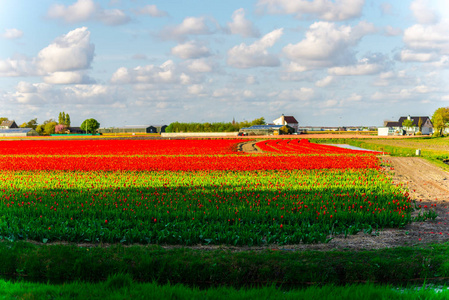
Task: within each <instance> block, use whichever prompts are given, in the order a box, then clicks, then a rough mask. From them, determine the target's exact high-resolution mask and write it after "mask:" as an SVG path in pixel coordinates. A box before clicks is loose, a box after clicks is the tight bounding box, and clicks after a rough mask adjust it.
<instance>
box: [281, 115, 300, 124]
mask: <svg viewBox="0 0 449 300" xmlns="http://www.w3.org/2000/svg"><path fill="white" fill-rule="evenodd" d="M284 120H285V122H287V124H298V121H296V119H295V117H293V116H284Z"/></svg>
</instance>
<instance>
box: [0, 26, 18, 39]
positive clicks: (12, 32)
mask: <svg viewBox="0 0 449 300" xmlns="http://www.w3.org/2000/svg"><path fill="white" fill-rule="evenodd" d="M22 36H23V31H22V30H19V29H16V28H9V29H5V32H4V33H3V34H2V35H1V37H3V38H4V39H7V40H15V39H19V38H21V37H22Z"/></svg>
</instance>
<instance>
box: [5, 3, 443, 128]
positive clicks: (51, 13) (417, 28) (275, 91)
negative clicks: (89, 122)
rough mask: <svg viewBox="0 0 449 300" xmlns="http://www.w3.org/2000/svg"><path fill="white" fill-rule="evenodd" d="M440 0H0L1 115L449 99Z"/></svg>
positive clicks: (144, 113)
mask: <svg viewBox="0 0 449 300" xmlns="http://www.w3.org/2000/svg"><path fill="white" fill-rule="evenodd" d="M448 70H449V1H447V0H401V1H399V0H253V1H235V0H228V1H210V0H208V1H206V0H190V1H175V0H165V1H148V0H129V1H125V0H64V1H63V0H60V1H53V0H39V1H29V0H0V117H8V118H9V119H14V120H16V122H17V123H19V124H21V123H23V122H25V121H29V120H30V119H32V118H38V122H39V123H41V122H43V121H44V120H47V119H49V118H55V119H57V117H58V114H59V112H60V111H64V112H66V113H69V114H70V117H71V120H72V125H73V126H76V125H79V124H80V123H81V122H82V121H83V120H84V119H86V118H88V117H89V118H90V117H93V118H95V119H97V120H98V121H99V122H100V123H101V126H102V127H103V126H106V127H109V126H123V125H142V124H161V123H163V124H169V123H170V122H173V121H181V122H220V121H225V122H230V121H232V119H233V118H235V120H236V121H242V120H252V119H255V118H259V117H265V119H266V120H267V121H272V120H274V119H276V118H278V117H279V116H280V115H281V114H282V113H283V114H285V115H293V116H295V117H296V119H297V120H298V121H299V123H300V125H303V126H306V125H313V126H319V125H323V126H339V125H376V126H381V125H382V124H383V121H384V120H397V119H398V118H399V117H400V116H405V115H409V114H410V115H423V116H426V115H428V116H431V115H432V114H433V112H434V111H435V109H437V108H438V107H443V106H448V105H449V76H448V75H449V72H448Z"/></svg>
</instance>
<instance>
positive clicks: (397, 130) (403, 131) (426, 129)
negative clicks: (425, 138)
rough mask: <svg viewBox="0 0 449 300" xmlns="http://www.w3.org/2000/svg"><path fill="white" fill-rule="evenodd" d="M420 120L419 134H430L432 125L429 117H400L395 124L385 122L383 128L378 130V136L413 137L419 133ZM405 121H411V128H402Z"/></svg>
mask: <svg viewBox="0 0 449 300" xmlns="http://www.w3.org/2000/svg"><path fill="white" fill-rule="evenodd" d="M420 119H421V133H422V134H432V133H433V124H432V121H431V120H430V118H429V117H411V116H407V117H400V118H399V120H398V121H397V122H391V121H387V122H385V124H384V126H383V127H379V128H378V131H377V132H378V133H377V134H378V135H379V136H388V135H415V134H416V133H417V132H419V131H420V128H419V120H420ZM405 120H411V121H412V122H413V126H412V127H403V126H402V124H403V123H404V121H405Z"/></svg>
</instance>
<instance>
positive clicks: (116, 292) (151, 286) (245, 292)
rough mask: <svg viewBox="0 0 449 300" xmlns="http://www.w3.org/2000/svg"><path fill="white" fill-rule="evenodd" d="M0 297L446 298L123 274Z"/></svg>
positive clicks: (3, 287)
mask: <svg viewBox="0 0 449 300" xmlns="http://www.w3.org/2000/svg"><path fill="white" fill-rule="evenodd" d="M0 296H2V299H101V298H102V299H214V300H215V299H217V300H220V299H226V300H227V299H324V300H326V299H329V300H330V299H332V300H339V299H362V298H363V299H367V300H370V299H373V300H374V299H376V300H377V299H447V298H448V297H449V290H447V289H445V288H444V287H443V288H438V289H434V288H425V287H424V288H423V287H411V288H409V289H397V288H394V287H392V286H389V285H384V286H376V285H373V284H364V285H347V286H341V287H339V286H333V285H326V286H323V287H316V286H314V287H309V288H306V289H293V290H289V291H285V290H282V289H279V288H276V287H275V286H274V285H271V286H268V287H263V288H250V289H246V288H244V289H234V288H230V287H217V288H209V289H206V290H200V289H198V288H190V287H186V286H184V285H179V284H176V285H172V284H166V285H158V284H157V283H155V282H152V283H143V284H142V283H136V282H134V281H133V280H132V278H130V277H129V276H127V275H123V274H119V275H114V276H111V277H109V278H108V279H107V280H106V281H105V282H100V283H81V282H74V283H70V284H64V285H50V284H36V283H25V282H15V283H14V282H8V281H3V280H0Z"/></svg>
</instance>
